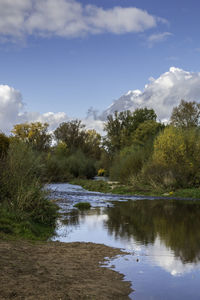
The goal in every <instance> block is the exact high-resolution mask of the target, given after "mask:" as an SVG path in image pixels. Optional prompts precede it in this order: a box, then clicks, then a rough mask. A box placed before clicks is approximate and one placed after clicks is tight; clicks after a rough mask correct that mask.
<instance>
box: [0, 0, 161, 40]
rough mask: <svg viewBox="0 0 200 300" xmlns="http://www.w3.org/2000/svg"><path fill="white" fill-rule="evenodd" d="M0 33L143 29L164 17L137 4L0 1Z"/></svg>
mask: <svg viewBox="0 0 200 300" xmlns="http://www.w3.org/2000/svg"><path fill="white" fill-rule="evenodd" d="M0 7H1V9H0V35H1V36H3V37H4V38H5V39H7V38H8V37H10V38H16V37H18V38H19V37H24V36H26V35H28V34H29V35H30V34H34V35H39V36H61V37H77V36H82V35H84V34H100V33H103V32H111V33H114V34H123V33H129V32H143V31H144V30H147V29H150V28H154V27H156V26H157V24H158V23H166V20H164V19H162V18H160V17H156V16H153V15H151V14H149V13H148V12H147V11H145V10H142V9H138V8H136V7H120V6H117V7H113V8H111V9H103V8H101V7H97V6H95V5H83V4H82V3H80V2H78V1H76V0H56V1H55V0H15V1H12V0H0Z"/></svg>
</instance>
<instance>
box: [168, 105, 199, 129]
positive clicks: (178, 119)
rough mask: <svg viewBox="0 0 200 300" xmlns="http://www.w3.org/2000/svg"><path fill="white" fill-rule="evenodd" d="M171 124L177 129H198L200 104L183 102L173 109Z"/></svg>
mask: <svg viewBox="0 0 200 300" xmlns="http://www.w3.org/2000/svg"><path fill="white" fill-rule="evenodd" d="M170 120H171V124H172V125H174V126H176V127H183V128H186V127H187V128H189V127H197V126H199V125H200V104H199V103H196V102H195V101H193V102H186V101H184V100H181V103H180V104H179V105H178V106H177V107H174V108H173V111H172V115H171V119H170Z"/></svg>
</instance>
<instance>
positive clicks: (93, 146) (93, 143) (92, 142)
mask: <svg viewBox="0 0 200 300" xmlns="http://www.w3.org/2000/svg"><path fill="white" fill-rule="evenodd" d="M83 150H84V153H85V154H86V155H88V156H90V157H91V158H94V159H97V160H98V159H100V156H101V135H100V134H99V133H97V132H96V130H94V129H93V130H87V131H86V138H85V146H84V149H83Z"/></svg>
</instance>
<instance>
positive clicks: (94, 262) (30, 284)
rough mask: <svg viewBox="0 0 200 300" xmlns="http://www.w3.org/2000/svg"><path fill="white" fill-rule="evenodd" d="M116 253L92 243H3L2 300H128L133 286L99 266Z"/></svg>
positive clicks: (0, 263) (0, 249)
mask: <svg viewBox="0 0 200 300" xmlns="http://www.w3.org/2000/svg"><path fill="white" fill-rule="evenodd" d="M117 254H120V250H118V249H113V248H110V247H107V246H104V245H100V244H93V243H58V242H55V243H54V242H48V243H35V244H32V243H29V242H24V241H0V283H1V284H0V299H1V300H3V299H16V300H19V299H20V300H22V299H26V300H30V299H31V300H35V299H45V300H47V299H48V300H55V299H56V300H61V299H62V300H64V299H91V300H93V299H98V300H99V299H120V300H121V299H129V297H128V295H129V293H130V292H131V288H130V283H129V282H125V281H123V276H122V275H121V274H119V273H117V272H115V271H112V270H109V269H107V268H102V267H100V265H101V263H102V262H104V258H105V257H110V258H111V257H114V256H115V255H117Z"/></svg>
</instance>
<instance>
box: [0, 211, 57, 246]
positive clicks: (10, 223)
mask: <svg viewBox="0 0 200 300" xmlns="http://www.w3.org/2000/svg"><path fill="white" fill-rule="evenodd" d="M54 230H55V225H52V226H50V225H45V224H42V223H38V222H34V221H33V220H31V219H30V218H27V217H26V216H25V215H22V214H19V213H16V212H13V211H11V210H9V209H8V208H6V207H3V206H2V205H1V206H0V239H26V240H33V241H36V240H38V241H45V240H47V239H48V238H49V237H50V236H52V234H53V232H54Z"/></svg>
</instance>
